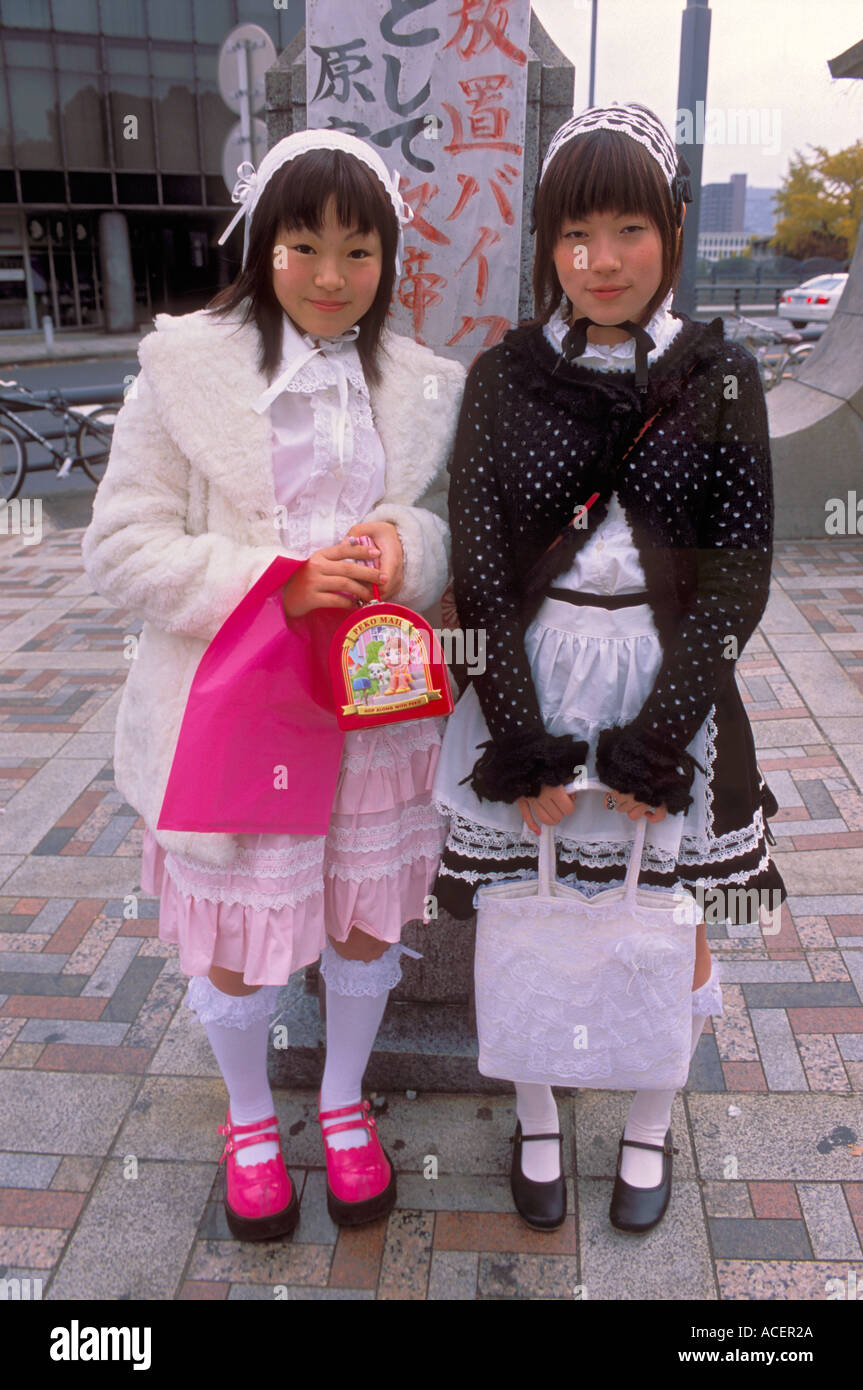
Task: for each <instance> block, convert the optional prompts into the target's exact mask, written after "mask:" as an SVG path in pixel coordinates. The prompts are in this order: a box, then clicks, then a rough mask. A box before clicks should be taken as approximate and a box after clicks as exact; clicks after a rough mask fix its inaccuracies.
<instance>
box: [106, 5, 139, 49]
mask: <svg viewBox="0 0 863 1390" xmlns="http://www.w3.org/2000/svg"><path fill="white" fill-rule="evenodd" d="M99 8H100V10H101V11H102V32H103V33H104V34H126V35H128V36H129V37H130V38H139V39H144V38H146V37H147V16H146V15H145V13H144V0H120V3H119V4H118V3H117V0H101V3H100V6H99Z"/></svg>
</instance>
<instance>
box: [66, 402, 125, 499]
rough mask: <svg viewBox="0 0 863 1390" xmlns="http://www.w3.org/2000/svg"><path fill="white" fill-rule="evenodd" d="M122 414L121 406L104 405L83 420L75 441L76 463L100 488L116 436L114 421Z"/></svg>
mask: <svg viewBox="0 0 863 1390" xmlns="http://www.w3.org/2000/svg"><path fill="white" fill-rule="evenodd" d="M119 413H120V406H119V405H102V406H99V407H98V409H97V410H94V411H93V412H92V414H90V415H88V416H87V418H86V420H82V421H81V424H80V427H79V429H78V435H77V438H76V440H75V450H76V453H77V458H76V460H75V462H76V463H80V465H81V467H82V468H83V470H84V472H85V473H86V474H87V477H88V478H89V479H90V480H91V481H92V482H94V483H96V485H97V486H98V484H99V483H101V481H102V475H103V473H104V472H105V467H106V465H107V462H108V455H109V454H110V452H111V439H112V437H113V434H114V421H115V420H116V418H117V416H118V414H119Z"/></svg>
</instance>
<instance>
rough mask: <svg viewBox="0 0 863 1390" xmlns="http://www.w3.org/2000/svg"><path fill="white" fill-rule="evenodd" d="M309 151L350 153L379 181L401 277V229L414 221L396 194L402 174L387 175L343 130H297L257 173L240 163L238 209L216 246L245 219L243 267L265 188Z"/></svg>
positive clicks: (236, 186) (376, 159) (270, 153)
mask: <svg viewBox="0 0 863 1390" xmlns="http://www.w3.org/2000/svg"><path fill="white" fill-rule="evenodd" d="M309 150H341V151H342V152H343V153H344V154H351V155H353V156H354V158H355V159H359V160H360V161H361V163H363V164H365V165H366V166H367V167H368V168H369V169H371V171H372V173H373V174H375V175H376V176H377V178H378V179H380V181H381V183H382V184H383V186H384V188H385V189H386V192H387V195H388V197H389V200H390V202H391V203H392V205H393V211H394V212H395V215H396V219H397V221H398V225H399V234H398V245H397V247H396V275H400V274H401V270H402V261H403V258H404V228H405V227H406V226H407V225H408V223H409V222H412V221H413V215H414V214H413V208H411V207H410V206H409V205H408V204H407V203H406V202H405V200H404V198H403V197H402V195H401V193H400V192H399V184H400V182H401V174H400V173H399V171H398V170H397V169H393V171H392V173H390V172H389V171H388V170H387V167H386V165H385V164H384V162H383V160H382V159H381V157H380V155H379V154H377V153H376V151H375V150H373V149H372V148H371V146H370V145H367V144H365V143H364V142H363V141H362V140H358V139H357V137H356V136H355V135H348V134H347V133H346V132H345V131H342V130H299V131H296V132H295V134H293V135H287V136H286V137H285V139H284V140H280V141H279V142H278V144H276V145H274V146H273V148H272V149H271V150H268V151H267V153H266V154H265V155H264V157H263V159H262V160H261V163H260V166H259V167H258V169H257V170H256V169H255V166H254V164H252V163H250V161H249V160H248V159H244V160H243V162H242V164H239V165H238V166H237V182H236V183H235V184H234V187H233V191H232V193H231V201H232V202H233V203H239V204H240V206H239V208H238V209H237V212H236V213H235V214H234V216H233V218H232V219H231V221H230V223H229V224H228V226H227V227H226V228H225V230H224V232H223V233H222V235H221V236H220V237H219V245H220V246H223V245H224V243H225V242H226V241H227V239H228V237H229V236H230V235H231V232H232V231H233V230H234V228H235V227H236V225H237V223H238V222H239V220H240V218H241V217H244V218H245V219H246V223H245V229H244V234H243V265H244V266H245V264H246V257H247V255H248V253H249V229H250V227H251V224H252V216H253V214H254V211H255V208H256V206H257V204H258V199H259V198H260V196H261V194H262V193H263V191H264V188H265V187H266V185H267V183H268V182H269V180H270V179H271V178H272V176H273V174H275V173H276V172H277V170H279V169H281V167H282V165H283V164H287V163H288V161H289V160H291V159H296V158H297V156H298V155H301V154H306V153H307V152H308V151H309Z"/></svg>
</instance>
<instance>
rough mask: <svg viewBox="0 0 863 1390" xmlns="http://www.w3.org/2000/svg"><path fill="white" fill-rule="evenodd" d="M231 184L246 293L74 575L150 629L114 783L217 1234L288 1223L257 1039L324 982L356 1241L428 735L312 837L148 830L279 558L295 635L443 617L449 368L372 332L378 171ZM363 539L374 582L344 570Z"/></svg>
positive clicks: (429, 821) (166, 352)
mask: <svg viewBox="0 0 863 1390" xmlns="http://www.w3.org/2000/svg"><path fill="white" fill-rule="evenodd" d="M243 170H245V171H246V172H245V173H243V172H242V171H243ZM240 172H241V174H242V177H241V180H240V182H238V185H237V188H236V189H235V200H236V201H240V202H242V208H241V212H240V214H238V215H239V216H242V215H243V214H245V251H244V266H243V270H242V272H241V274H240V275H239V277H238V278H237V280H236V281H235V282H234V284H233V285H231V286H230V287H229V289H228V290H226V291H223V292H222V293H221V294H220V295H219V296H217V299H216V300H215V301H214V302H213V305H211V306H210V308H209V309H207V310H203V311H201V312H199V313H193V314H188V315H185V316H183V317H181V318H170V317H168V316H167V315H160V316H159V318H157V320H156V327H157V330H158V331H157V332H155V333H152V334H150V335H149V336H148V337H146V338H145V339H144V341H143V342H142V344H141V347H140V353H139V356H140V360H141V367H142V370H141V373H140V375H139V377H138V379H137V381H136V383H135V386H134V388H133V390H132V391H131V392H130V395H129V398H127V401H126V403H125V404H124V407H123V410H122V412H121V414H120V416H119V418H118V421H117V426H116V430H115V435H114V444H113V448H112V451H111V457H110V460H109V463H108V468H107V471H106V473H105V477H104V479H103V481H102V484H101V486H100V488H99V491H98V493H97V496H96V500H95V504H94V508H93V520H92V523H91V525H90V527H89V529H88V530H87V532H86V534H85V537H84V542H83V554H84V563H85V567H86V570H87V573H88V575H89V576H90V578H91V580H92V582H93V584H94V586H95V587H96V589H97V590H98V591H99V592H100V593H103V594H105V595H106V596H107V597H109V598H111V599H113V600H114V601H116V602H117V603H119V604H122V605H123V606H124V607H127V608H129V609H130V610H131V611H132V612H134V613H137V614H140V615H141V616H142V617H143V619H144V627H143V631H142V635H141V639H140V645H139V651H138V656H137V659H136V660H135V661H133V662H132V663H131V669H130V673H129V677H128V679H127V682H126V686H125V689H124V692H123V698H122V701H121V705H120V710H119V714H118V721H117V737H116V749H115V777H116V782H117V786H118V788H119V790H120V791H121V792H122V793H123V795H124V796H125V797H126V799H127V800H128V801H129V802H130V803H131V804H132V805H133V806H135V807H136V809H137V810H138V811H139V813H140V814H141V815H142V817H143V818H144V821H145V823H146V826H147V829H146V831H145V837H144V846H143V867H142V887H143V888H144V891H146V892H150V893H153V894H156V895H158V896H159V897H160V929H159V933H160V936H161V938H162V939H163V940H167V941H173V942H176V943H177V944H178V946H179V952H180V963H181V966H182V968H183V970H184V972H185V973H186V974H188V975H189V976H191V979H190V984H189V990H188V993H187V1002H188V1004H189V1006H190V1007H191V1008H192V1009H193V1010H194V1011H195V1012H196V1013H197V1015H198V1017H199V1019H200V1021H201V1022H202V1024H203V1025H204V1026H205V1028H206V1031H207V1036H208V1038H209V1040H210V1043H211V1045H212V1048H213V1052H214V1054H215V1056H216V1059H217V1061H218V1063H219V1066H220V1069H221V1071H222V1075H223V1077H224V1079H225V1083H226V1086H227V1088H228V1093H229V1102H230V1103H229V1109H228V1115H227V1121H226V1124H225V1125H224V1126H220V1127H219V1128H220V1132H221V1133H223V1134H225V1136H226V1144H225V1152H224V1154H223V1156H222V1157H223V1159H224V1158H226V1157H227V1160H228V1163H227V1169H226V1194H225V1207H226V1212H227V1217H228V1223H229V1226H230V1228H231V1230H232V1232H233V1233H234V1235H235V1236H237V1237H238V1238H241V1239H250V1240H255V1239H268V1238H272V1237H274V1236H283V1235H287V1234H289V1233H290V1232H291V1231H292V1230H293V1228H294V1226H295V1225H296V1222H297V1220H298V1214H299V1212H298V1202H297V1197H296V1192H295V1190H294V1187H293V1184H292V1182H291V1180H290V1176H289V1174H288V1172H287V1169H286V1167H285V1163H284V1159H283V1157H282V1151H281V1140H280V1137H279V1133H278V1125H277V1120H276V1117H275V1114H274V1107H273V1100H272V1095H271V1092H270V1088H269V1084H268V1080H267V1068H266V1052H267V1036H268V1027H269V1020H270V1017H271V1015H272V1013H273V1010H274V1006H275V1002H276V997H277V994H278V991H279V987H280V986H282V985H284V984H285V983H286V982H287V980H288V977H289V975H290V974H291V973H292V972H293V971H295V970H299V969H300V968H302V967H303V966H305V965H308V964H310V963H311V962H313V961H315V960H317V959H318V957H319V956H320V957H321V973H322V975H323V976H324V978H325V981H326V1005H327V1008H326V1013H327V1057H326V1066H325V1070H324V1076H323V1081H322V1086H321V1096H320V1121H321V1129H322V1134H323V1139H324V1147H325V1151H326V1160H327V1201H328V1207H329V1210H330V1214H331V1216H332V1217H333V1219H334V1220H336V1221H338V1222H340V1223H341V1224H345V1225H355V1224H359V1223H360V1222H363V1221H368V1220H373V1219H375V1218H377V1217H379V1216H381V1215H383V1214H384V1213H386V1212H387V1211H389V1210H390V1209H391V1207H392V1206H393V1204H394V1202H395V1197H396V1182H395V1173H394V1171H393V1169H392V1165H391V1163H390V1162H389V1159H388V1158H387V1156H386V1154H385V1153H384V1151H383V1149H382V1148H381V1146H380V1143H379V1141H378V1139H377V1136H376V1134H375V1129H374V1120H373V1119H372V1118H371V1116H370V1115H369V1113H368V1111H369V1104H368V1101H365V1100H363V1099H362V1090H361V1087H362V1078H363V1073H364V1071H365V1068H366V1064H367V1062H368V1058H369V1055H370V1053H371V1049H372V1046H373V1043H374V1039H375V1036H376V1034H377V1031H378V1027H379V1024H380V1021H381V1018H382V1017H383V1012H384V1008H385V1005H386V1000H387V996H388V993H389V990H390V989H391V988H392V986H393V985H394V984H396V983H397V982H398V980H399V979H400V977H401V970H400V965H399V957H400V954H401V952H402V950H404V949H405V948H403V947H402V946H401V945H400V934H401V927H402V924H403V923H404V922H406V921H410V920H412V919H416V918H419V917H422V915H423V900H424V898H425V896H426V894H427V893H428V892H429V889H430V885H431V884H432V883H433V881H434V878H435V873H436V869H437V862H438V856H439V853H440V849H441V846H442V843H443V838H444V824H445V823H444V820H443V818H442V817H441V816H440V814H439V813H438V812H437V811H436V810H435V808H434V806H433V805H432V803H431V788H432V783H433V779H434V772H435V767H436V763H437V758H438V753H439V748H440V737H441V721H440V720H436V719H423V720H419V721H415V722H408V723H400V724H392V725H388V726H384V727H379V728H374V729H368V730H359V731H356V732H349V733H348V734H346V735H345V741H344V748H343V753H342V760H341V765H340V772H339V779H338V783H337V787H336V792H335V797H334V800H333V803H332V812H331V818H330V824H329V830H328V832H327V834H326V835H325V836H321V835H318V836H314V835H297V834H292V835H287V834H285V835H282V834H243V833H237V834H203V833H199V832H191V831H182V832H181V831H171V830H163V829H157V823H158V819H159V812H160V807H161V805H162V800H163V797H164V793H165V787H166V785H167V781H168V775H169V771H170V768H171V762H172V759H173V754H174V751H175V748H176V745H177V740H178V736H179V731H180V725H181V722H182V717H183V711H184V707H185V703H186V699H187V697H188V694H189V689H190V686H191V683H192V679H193V677H194V674H195V669H196V667H197V665H198V663H199V661H200V658H201V656H202V655H203V653H204V651H205V650H206V647H207V646H208V644H209V643H210V642H211V640H212V639H213V637H214V636H215V634H216V633H217V632H218V631H219V629H220V628H221V626H222V624H223V623H224V622H225V620H226V619H227V618H228V616H229V615H230V614H231V612H232V611H233V610H234V609H235V608H236V606H237V604H238V603H239V602H240V600H241V599H242V598H243V597H244V595H246V594H247V593H248V592H249V590H250V589H251V588H252V587H253V585H254V584H255V583H256V581H257V580H258V579H259V578H261V576H262V575H263V574H264V573H265V571H266V570H267V569H268V568H269V566H270V565H271V564H272V562H273V560H274V559H276V557H278V556H280V555H289V556H291V557H293V558H294V559H297V560H301V561H304V562H305V563H303V564H301V565H300V566H299V567H298V568H297V570H296V571H295V573H294V574H293V575H292V577H291V578H290V579H289V581H288V582H287V583H286V584H285V585H284V587H283V589H282V591H281V601H282V604H283V608H284V615H285V619H286V621H287V622H288V623H289V624H292V625H293V626H294V628H297V627H298V626H300V625H302V623H303V620H304V618H305V616H306V615H307V614H310V613H312V612H315V611H316V610H318V609H320V608H332V609H344V610H347V611H349V610H351V609H352V608H354V607H355V606H356V604H357V603H358V602H362V601H364V600H366V599H368V598H370V597H371V596H372V591H371V585H372V583H373V582H377V584H378V586H379V590H380V594H381V597H382V598H384V599H386V598H392V599H395V600H397V601H398V602H400V603H403V604H406V605H407V606H409V607H414V608H417V609H419V610H421V611H422V610H426V615H427V616H432V619H433V618H434V616H435V605H436V604H437V602H438V600H439V598H440V595H441V593H442V591H443V589H444V586H445V584H446V580H447V576H448V569H449V533H448V528H447V523H446V472H445V468H446V462H447V459H448V455H449V450H450V447H451V444H452V440H453V436H454V432H455V424H456V418H457V414H458V406H459V401H460V397H461V391H462V385H463V381H464V370H463V368H462V367H461V366H460V364H459V363H457V362H453V361H450V360H448V359H444V358H439V357H436V356H434V355H433V354H432V353H431V352H430V351H429V349H428V348H424V347H421V346H419V345H418V344H416V343H415V342H414V341H413V340H412V339H410V338H405V337H401V336H397V335H395V334H393V333H392V332H391V331H390V330H388V329H387V328H386V326H385V319H386V314H387V311H388V307H389V303H390V300H391V296H392V291H393V287H394V283H395V276H396V273H397V269H398V254H399V250H400V248H401V243H402V232H401V228H402V226H403V225H404V224H405V223H406V222H407V221H408V220H409V218H410V211H409V209H407V208H406V206H405V204H404V202H403V200H402V199H401V197H400V195H399V193H398V189H397V186H396V185H395V184H394V183H393V181H392V180H391V178H390V176H389V174H388V172H387V170H386V168H385V166H384V164H383V162H382V161H381V160H380V158H379V157H378V155H377V154H376V153H375V152H374V150H372V149H371V148H370V147H369V146H368V145H365V144H364V143H363V142H362V141H359V140H357V139H355V138H354V137H352V136H349V135H345V134H342V133H341V132H336V131H304V132H301V133H299V134H297V135H293V136H289V137H288V138H287V139H286V140H282V141H280V142H279V144H277V145H276V146H275V147H274V148H273V149H272V150H271V151H270V152H269V154H267V156H266V157H265V159H264V160H263V161H262V163H261V167H260V169H259V170H258V172H257V174H255V173H254V171H253V170H252V169H251V166H241V171H240ZM235 220H236V219H235ZM232 225H233V224H232ZM228 230H229V231H230V228H229V229H228ZM226 235H227V234H226ZM431 380H433V381H434V383H435V389H434V390H430V389H429V382H430V381H431ZM274 522H275V525H276V527H277V528H278V529H277V530H274ZM360 535H367V536H370V537H371V538H372V541H373V543H374V548H373V549H372V550H370V551H365V550H363V551H362V552H361V553H362V554H364V555H365V554H367V555H370V557H371V561H372V567H371V568H370V567H369V566H368V565H363V564H360V563H359V562H357V561H356V560H355V559H354V558H353V557H354V556H355V555H356V553H357V545H358V542H357V539H356V538H357V537H358V536H360ZM429 610H432V612H431V614H430V613H429ZM201 775H202V778H203V777H206V769H202V774H201ZM238 1136H242V1137H238Z"/></svg>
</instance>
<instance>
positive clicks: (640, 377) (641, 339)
mask: <svg viewBox="0 0 863 1390" xmlns="http://www.w3.org/2000/svg"><path fill="white" fill-rule="evenodd" d="M590 327H594V328H623V329H625V330H626V332H627V333H630V334H631V335H632V337H633V338H634V339H635V384H636V386H637V387H638V389H639V391H646V390H647V354H648V352H649V351H650V349H651V348H653V347H656V344H655V342H654V341H653V339H652V338H651V336H650V334H649V333H648V332H647V329H645V328H642V326H641V324H640V323H633V322H632V320H631V319H625V320H624V321H623V323H611V324H600V323H597V322H596V320H595V319H589V318H583V319H576V320H575V323H574V324H573V325H572V327H571V328H570V330H569V332H568V333H567V335H566V337H565V338H564V340H563V343H562V344H561V351H562V352H563V355H564V357H565V358H566V360H567V362H572V361H574V359H575V358H576V357H581V355H582V353H583V352H584V350H585V348H586V347H587V330H588V328H590Z"/></svg>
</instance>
